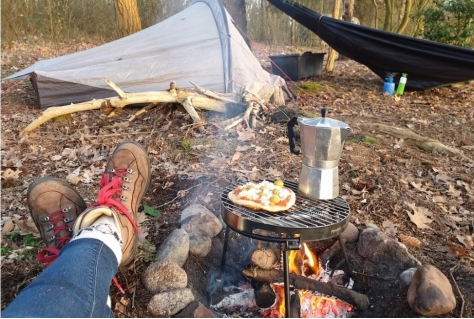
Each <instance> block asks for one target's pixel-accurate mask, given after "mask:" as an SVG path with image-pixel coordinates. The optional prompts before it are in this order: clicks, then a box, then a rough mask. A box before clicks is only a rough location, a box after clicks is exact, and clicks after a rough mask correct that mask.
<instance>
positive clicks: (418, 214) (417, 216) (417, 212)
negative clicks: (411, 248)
mask: <svg viewBox="0 0 474 319" xmlns="http://www.w3.org/2000/svg"><path fill="white" fill-rule="evenodd" d="M405 204H406V205H407V206H408V207H410V208H411V209H412V210H413V213H412V212H410V211H407V214H408V217H410V220H411V221H412V222H413V223H414V224H415V225H416V227H418V228H430V229H431V227H430V226H428V225H427V224H429V223H431V222H432V221H433V220H432V219H431V218H430V216H432V213H430V211H428V209H426V208H424V207H416V205H415V204H414V203H405Z"/></svg>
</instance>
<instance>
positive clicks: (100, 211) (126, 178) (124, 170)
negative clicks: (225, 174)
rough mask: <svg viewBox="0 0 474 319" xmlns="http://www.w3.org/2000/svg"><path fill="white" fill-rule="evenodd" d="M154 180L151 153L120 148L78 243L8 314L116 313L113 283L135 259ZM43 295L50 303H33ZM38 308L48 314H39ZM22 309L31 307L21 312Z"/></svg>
mask: <svg viewBox="0 0 474 319" xmlns="http://www.w3.org/2000/svg"><path fill="white" fill-rule="evenodd" d="M150 177H151V170H150V163H149V160H148V154H147V153H146V151H145V149H144V148H143V147H142V146H141V145H139V144H137V143H133V142H124V143H122V144H120V145H119V146H118V147H117V148H116V150H115V151H114V153H113V154H112V156H111V158H110V159H109V161H108V163H107V166H106V171H105V173H104V176H103V178H102V180H101V182H100V187H101V190H100V191H99V196H98V200H97V203H95V204H94V205H92V208H88V209H86V210H85V211H84V212H83V213H82V214H81V215H80V216H79V217H78V218H77V220H76V223H75V224H74V233H75V237H74V239H73V240H72V241H71V242H70V243H69V244H68V245H67V246H66V247H65V248H64V249H63V250H62V251H61V254H60V258H58V260H57V261H56V262H55V263H53V264H52V265H51V266H50V267H49V268H48V269H47V270H46V271H45V272H44V274H45V275H43V274H42V275H40V276H39V277H38V278H37V279H36V280H35V281H34V282H33V283H32V284H31V285H30V286H31V288H30V286H28V288H25V289H24V293H23V292H22V293H21V294H20V295H19V296H18V297H17V299H15V301H14V302H12V304H11V305H10V306H9V307H8V308H7V309H6V310H5V311H4V312H3V313H2V316H11V317H13V316H33V317H38V316H40V315H41V314H45V316H47V317H56V316H57V317H62V316H64V312H62V309H60V308H64V307H66V306H67V310H66V312H67V314H66V316H67V317H86V316H93V317H106V316H110V315H111V314H112V312H111V311H110V309H109V308H108V307H107V306H106V300H107V296H108V291H109V286H110V281H111V279H112V277H113V275H114V274H115V273H116V271H117V266H118V265H120V266H122V267H126V266H129V265H130V264H132V262H133V260H134V257H135V253H136V249H137V233H136V231H137V230H138V227H137V225H136V224H135V220H136V219H137V213H138V207H139V205H140V202H141V200H142V198H143V196H144V195H145V192H146V190H147V188H148V185H149V183H150ZM66 248H67V249H66ZM56 264H57V266H56ZM85 277H87V278H85ZM37 281H38V283H37ZM48 285H49V286H48ZM44 291H46V292H47V293H44ZM59 294H64V295H65V297H64V298H65V299H68V300H69V303H61V302H58V301H59V300H62V297H57V295H59ZM43 295H44V296H48V297H49V299H48V300H45V299H42V300H41V301H40V303H41V304H40V303H31V298H33V297H35V296H36V297H37V296H40V297H41V298H42V297H43ZM33 300H36V299H35V298H33ZM38 306H41V307H43V308H44V311H43V310H40V311H37V309H36V308H37V307H38ZM20 307H23V308H25V309H23V310H22V312H20V310H19V308H20Z"/></svg>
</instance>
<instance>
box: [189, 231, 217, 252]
mask: <svg viewBox="0 0 474 319" xmlns="http://www.w3.org/2000/svg"><path fill="white" fill-rule="evenodd" d="M211 248H212V240H211V237H209V236H207V235H205V234H201V233H191V234H189V253H190V254H192V255H195V256H199V257H206V256H207V255H208V254H209V252H210V251H211Z"/></svg>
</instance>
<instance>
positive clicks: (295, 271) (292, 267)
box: [288, 250, 301, 275]
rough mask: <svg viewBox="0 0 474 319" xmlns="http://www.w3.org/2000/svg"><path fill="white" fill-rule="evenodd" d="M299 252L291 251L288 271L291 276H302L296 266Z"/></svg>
mask: <svg viewBox="0 0 474 319" xmlns="http://www.w3.org/2000/svg"><path fill="white" fill-rule="evenodd" d="M297 253H298V251H297V250H290V255H289V256H288V268H289V269H288V270H289V272H290V274H296V275H301V270H300V268H299V267H298V265H297V264H296V255H297Z"/></svg>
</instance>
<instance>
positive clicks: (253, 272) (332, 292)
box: [242, 269, 369, 310]
mask: <svg viewBox="0 0 474 319" xmlns="http://www.w3.org/2000/svg"><path fill="white" fill-rule="evenodd" d="M242 272H243V274H244V275H245V276H246V277H249V278H252V279H253V280H256V281H259V282H266V283H275V282H283V281H284V279H283V276H284V274H283V271H281V270H276V269H269V270H266V269H244V270H243V271H242ZM289 277H290V284H291V285H293V286H294V287H295V288H296V289H306V290H311V291H318V292H320V293H322V294H325V295H329V296H334V297H337V298H339V299H341V300H343V301H345V302H348V303H350V304H352V305H353V306H355V307H357V308H358V309H360V310H365V309H367V307H368V306H369V298H368V297H367V296H366V295H363V294H360V293H357V292H355V291H352V290H350V289H347V288H345V287H341V286H337V285H335V284H334V283H332V282H321V281H316V280H313V279H310V278H306V277H303V276H298V275H295V274H290V276H289Z"/></svg>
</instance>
